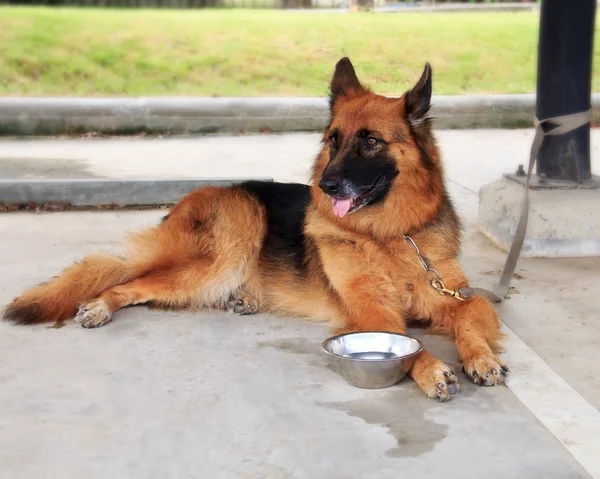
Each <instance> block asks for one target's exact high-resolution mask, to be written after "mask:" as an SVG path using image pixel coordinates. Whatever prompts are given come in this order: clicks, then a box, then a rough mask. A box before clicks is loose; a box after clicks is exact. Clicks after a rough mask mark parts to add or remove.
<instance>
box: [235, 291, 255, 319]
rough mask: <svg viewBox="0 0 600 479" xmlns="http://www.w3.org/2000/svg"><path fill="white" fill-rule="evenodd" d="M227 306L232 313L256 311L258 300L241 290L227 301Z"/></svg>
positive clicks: (251, 312) (252, 312) (253, 312)
mask: <svg viewBox="0 0 600 479" xmlns="http://www.w3.org/2000/svg"><path fill="white" fill-rule="evenodd" d="M227 306H228V307H229V309H230V310H231V311H233V312H234V313H238V314H242V315H244V314H256V313H258V301H257V300H256V298H254V297H253V296H250V295H249V294H248V293H245V292H243V291H239V292H237V293H236V294H234V295H233V296H232V297H231V298H230V299H229V301H228V302H227Z"/></svg>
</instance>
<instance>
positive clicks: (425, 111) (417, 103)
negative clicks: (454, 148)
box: [404, 63, 431, 129]
mask: <svg viewBox="0 0 600 479" xmlns="http://www.w3.org/2000/svg"><path fill="white" fill-rule="evenodd" d="M430 108H431V65H430V64H429V63H426V64H425V69H424V70H423V74H422V75H421V78H420V79H419V81H418V82H417V84H416V85H415V86H414V87H413V88H412V90H409V91H407V92H406V93H405V94H404V116H405V118H406V121H407V122H408V123H409V125H410V126H411V127H412V128H413V129H423V128H427V127H428V126H429V123H430V117H429V109H430Z"/></svg>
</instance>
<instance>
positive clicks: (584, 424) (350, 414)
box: [0, 130, 600, 479]
mask: <svg viewBox="0 0 600 479" xmlns="http://www.w3.org/2000/svg"><path fill="white" fill-rule="evenodd" d="M439 137H440V143H441V146H442V150H443V153H444V157H445V159H446V167H447V172H448V180H449V181H448V183H449V187H450V191H451V193H452V196H453V197H454V199H455V202H456V203H457V206H458V209H459V211H460V213H461V215H462V217H463V219H464V221H465V225H466V233H465V239H464V243H463V244H464V246H463V253H462V256H463V264H464V267H465V269H466V271H467V273H468V275H469V276H470V277H471V279H472V280H473V282H474V283H477V284H480V285H481V286H484V287H490V286H492V285H493V284H494V282H495V281H497V279H498V278H497V276H494V275H493V274H490V272H492V271H493V270H494V269H495V268H499V267H501V266H502V263H503V260H504V257H505V255H504V253H503V252H501V251H499V250H497V249H495V248H494V247H493V246H491V245H490V244H489V243H488V242H487V241H486V240H485V239H484V238H483V237H481V236H480V235H479V234H478V233H477V227H476V218H477V194H476V192H477V191H478V189H479V188H480V187H481V186H482V185H483V184H484V183H486V182H488V181H491V180H494V179H496V178H497V177H498V176H499V175H500V174H501V173H502V172H505V171H512V170H513V169H515V168H516V165H517V164H518V163H519V162H524V161H525V159H526V158H527V156H528V147H529V142H530V140H531V131H521V130H514V131H498V130H495V131H442V132H440V134H439ZM599 139H600V137H599V136H598V135H597V133H596V131H594V137H593V144H594V145H598V144H599V142H598V141H597V140H599ZM318 141H319V137H318V135H299V134H298V135H282V136H242V137H213V138H197V139H168V140H157V139H152V140H149V139H140V140H127V139H119V140H34V141H0V172H3V176H8V175H11V177H25V176H28V177H31V176H37V177H63V176H67V175H70V176H87V177H107V178H108V177H110V178H133V177H138V176H140V174H142V175H143V176H145V177H152V178H161V177H164V178H166V177H169V178H177V177H185V178H193V177H202V176H210V177H218V176H222V177H231V176H244V175H253V176H263V175H270V176H274V177H275V178H276V179H278V180H282V181H302V180H303V179H304V180H305V179H306V178H307V175H308V169H309V166H310V163H311V161H312V158H313V157H314V155H315V154H316V151H317V150H318V147H319V145H318ZM599 157H600V153H599V152H598V149H597V147H595V148H594V168H595V170H596V172H597V165H598V158H599ZM161 214H162V213H161V212H157V211H142V212H132V211H119V212H93V213H90V212H68V213H48V214H38V215H36V214H33V213H15V214H3V215H0V237H1V238H2V248H0V304H5V303H6V302H8V301H9V300H10V299H11V298H12V297H14V296H15V295H16V294H18V293H19V292H20V291H22V290H23V288H25V287H27V286H29V285H31V284H35V283H37V282H40V281H44V280H47V279H48V278H49V277H51V276H52V275H54V274H56V273H57V272H58V271H59V270H60V269H61V268H62V267H64V266H65V265H66V264H68V263H69V262H71V261H74V260H76V259H78V258H81V257H82V256H83V255H85V254H88V253H91V252H94V251H98V250H105V249H108V250H116V249H117V248H118V244H119V241H120V239H121V238H122V236H123V233H124V232H125V231H126V230H129V229H135V228H139V227H143V226H145V225H150V224H155V223H156V222H157V221H158V219H159V217H160V216H161ZM599 269H600V259H578V260H523V261H522V262H521V263H520V265H519V269H518V271H519V272H520V274H522V276H523V278H522V279H521V280H515V282H514V286H515V287H516V288H517V290H518V293H517V294H513V295H512V297H511V299H510V300H508V301H506V302H505V303H503V304H502V305H501V306H500V314H501V315H502V319H503V321H504V323H505V324H506V326H507V328H510V329H507V333H508V339H507V342H506V347H507V353H506V359H507V360H508V361H509V365H510V366H512V370H513V373H512V378H511V381H510V382H509V387H508V388H507V387H500V388H478V387H475V386H472V385H471V384H470V383H468V382H467V380H466V378H464V376H462V375H461V377H460V378H459V379H460V381H461V394H460V395H459V396H458V397H457V398H455V399H454V400H453V401H451V402H450V403H446V404H437V403H435V402H434V401H431V400H429V399H427V398H425V397H424V396H423V395H422V394H421V393H420V392H419V391H418V390H417V389H416V387H415V386H414V384H413V383H412V382H411V381H410V380H405V381H402V382H401V383H400V384H399V385H397V386H394V387H392V388H390V389H387V390H381V391H364V390H359V389H355V388H352V387H350V386H348V385H347V384H346V383H345V382H343V380H342V379H341V378H339V377H338V376H337V375H336V374H335V373H333V372H332V371H331V370H329V369H328V367H327V360H326V358H325V357H324V356H323V355H322V354H320V351H319V344H320V342H321V341H322V340H323V339H324V338H325V337H327V335H328V331H327V330H326V328H325V327H324V326H322V325H318V324H311V323H307V322H303V321H294V320H291V319H290V320H282V319H275V318H272V317H269V316H266V315H257V316H255V317H244V318H242V317H237V316H230V315H209V314H187V313H165V312H157V311H152V312H151V311H148V310H147V309H146V308H145V307H135V308H130V309H127V310H124V311H121V312H120V313H118V315H117V317H116V319H115V321H114V322H113V323H111V324H110V325H108V326H107V327H104V328H100V329H98V330H92V331H90V330H84V329H82V328H80V327H78V326H76V325H74V324H68V326H67V327H64V328H62V329H58V330H56V329H47V328H46V326H43V325H42V326H36V327H15V326H13V325H9V324H5V323H1V324H0V359H1V360H0V477H1V478H7V479H8V478H10V479H17V478H31V477H62V478H81V477H92V478H96V477H98V478H100V477H102V478H105V477H114V478H121V477H123V478H138V477H139V478H148V477H153V478H166V477H198V478H217V477H218V478H221V477H222V478H230V477H231V478H254V477H265V478H267V477H268V478H307V479H308V478H310V479H312V478H335V479H337V478H340V479H341V478H373V479H380V478H388V477H389V478H392V477H394V478H396V477H405V476H406V477H410V476H412V477H429V476H438V477H442V476H446V475H458V474H460V475H461V477H465V478H481V477H486V478H506V477H523V478H529V477H531V478H537V477H548V478H570V477H590V475H589V474H588V472H586V470H585V468H587V470H588V471H590V472H592V473H593V474H595V475H598V474H600V468H599V465H598V460H597V459H595V457H597V454H596V453H595V452H594V453H593V454H590V451H591V447H590V446H593V445H597V440H596V438H597V430H598V427H600V423H599V422H598V421H599V417H600V413H599V412H598V408H599V407H600V381H599V380H598V374H597V371H596V370H595V359H596V356H597V350H598V346H597V345H598V344H599V343H600V325H599V323H598V321H597V318H598V312H599V310H598V306H597V301H596V296H597V291H599V290H600V277H598V274H597V271H598V270H599ZM415 334H417V335H419V336H421V337H422V338H423V340H424V341H425V343H426V346H428V347H429V348H430V349H431V350H432V351H433V352H434V353H436V354H437V355H438V356H440V357H442V358H444V359H446V360H448V361H450V362H451V363H453V364H455V365H457V364H456V353H455V350H454V346H453V344H452V343H451V342H449V341H446V340H444V339H441V338H436V337H430V336H423V335H422V333H421V332H417V331H415ZM457 366H458V365H457ZM598 477H600V476H598Z"/></svg>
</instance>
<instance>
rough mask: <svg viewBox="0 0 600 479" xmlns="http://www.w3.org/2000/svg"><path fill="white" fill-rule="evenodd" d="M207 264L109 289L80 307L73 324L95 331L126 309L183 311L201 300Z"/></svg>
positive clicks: (159, 274)
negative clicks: (157, 307) (144, 307)
mask: <svg viewBox="0 0 600 479" xmlns="http://www.w3.org/2000/svg"><path fill="white" fill-rule="evenodd" d="M208 263H209V261H207V260H204V261H197V262H195V263H193V264H191V265H188V266H182V267H178V268H171V269H164V270H158V271H153V272H151V273H149V274H147V275H146V276H144V277H142V278H138V279H135V280H133V281H131V282H129V283H125V284H121V285H118V286H114V287H112V288H109V289H107V290H106V291H104V292H102V294H100V296H98V297H97V298H96V299H94V300H92V301H91V302H89V303H87V304H85V305H83V306H81V308H80V309H79V312H78V313H77V316H76V317H75V320H76V321H78V322H79V323H81V325H82V326H83V327H84V328H97V327H99V326H103V325H104V324H106V323H108V322H110V321H111V319H112V315H113V313H114V312H115V311H117V310H119V309H121V308H124V307H126V306H130V305H135V304H143V303H155V304H160V305H161V306H165V307H169V308H173V309H177V308H182V307H185V306H187V305H189V304H190V303H192V302H194V300H197V297H198V296H201V294H202V293H201V290H202V286H203V283H206V282H207V281H206V279H207V272H208V271H209V270H210V269H211V268H210V264H208Z"/></svg>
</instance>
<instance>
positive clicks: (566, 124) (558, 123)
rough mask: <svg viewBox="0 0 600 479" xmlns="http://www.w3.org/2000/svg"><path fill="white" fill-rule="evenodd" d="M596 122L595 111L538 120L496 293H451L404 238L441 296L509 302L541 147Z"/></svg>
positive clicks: (480, 290) (466, 290) (469, 290)
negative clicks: (550, 138)
mask: <svg viewBox="0 0 600 479" xmlns="http://www.w3.org/2000/svg"><path fill="white" fill-rule="evenodd" d="M591 121H592V110H591V109H589V110H587V111H582V112H579V113H573V114H571V115H562V116H555V117H551V118H546V119H544V120H539V119H538V118H537V117H534V126H535V136H534V138H533V143H532V144H531V151H530V153H529V166H528V167H527V179H526V180H525V197H524V199H523V205H522V206H521V216H520V217H519V224H518V226H517V230H516V231H515V236H514V238H513V241H512V244H511V246H510V250H509V252H508V256H507V257H506V262H505V263H504V269H503V270H502V275H501V276H500V281H499V282H498V286H496V291H495V292H494V291H489V290H487V289H484V288H471V287H468V288H460V289H457V290H453V289H447V288H446V287H445V286H444V283H443V282H442V279H441V278H440V274H439V273H438V272H437V271H436V270H435V269H434V268H431V267H430V266H429V265H428V264H427V262H426V261H425V259H424V258H423V257H422V256H421V252H420V250H419V248H418V246H417V244H416V243H415V242H414V241H413V239H412V238H411V237H410V236H407V235H403V236H404V240H405V241H409V242H410V243H411V244H412V246H413V247H414V248H415V251H416V252H417V256H418V258H419V261H420V263H421V266H423V268H424V269H425V271H426V272H427V273H428V274H429V278H428V281H429V284H431V286H432V287H433V288H434V289H435V290H436V291H437V292H438V293H440V294H442V295H446V296H452V297H454V298H456V299H458V300H460V301H466V300H467V299H469V298H471V297H473V296H483V297H484V298H486V299H488V300H489V301H491V302H493V303H500V302H502V300H503V299H504V298H505V296H506V293H507V292H508V288H509V287H510V280H511V279H512V276H513V273H514V272H515V268H516V267H517V262H518V261H519V254H520V253H521V248H522V247H523V242H524V241H525V233H526V232H527V218H528V216H529V182H530V180H531V174H532V172H533V166H534V165H535V160H536V159H537V155H538V153H539V151H540V147H541V146H542V143H543V141H544V138H545V137H546V136H557V135H564V134H565V133H569V132H570V131H573V130H576V129H577V128H579V127H581V126H583V125H585V124H586V123H589V122H591ZM544 126H548V127H550V129H549V130H548V131H544Z"/></svg>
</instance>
